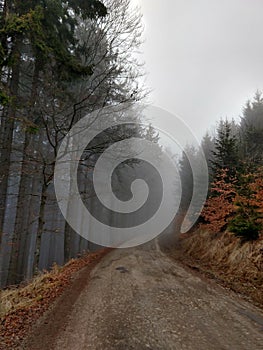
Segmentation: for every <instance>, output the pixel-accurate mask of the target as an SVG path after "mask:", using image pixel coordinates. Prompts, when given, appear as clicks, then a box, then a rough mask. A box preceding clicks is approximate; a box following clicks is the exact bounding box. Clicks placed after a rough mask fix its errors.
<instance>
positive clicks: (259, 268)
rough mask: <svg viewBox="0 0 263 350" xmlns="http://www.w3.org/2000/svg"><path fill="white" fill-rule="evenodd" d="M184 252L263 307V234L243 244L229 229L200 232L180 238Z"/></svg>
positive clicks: (202, 268)
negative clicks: (218, 233) (255, 239)
mask: <svg viewBox="0 0 263 350" xmlns="http://www.w3.org/2000/svg"><path fill="white" fill-rule="evenodd" d="M181 247H182V250H183V253H184V254H186V255H187V256H189V257H190V258H192V259H193V261H194V262H195V263H197V264H198V265H200V268H201V270H203V271H205V272H209V273H210V274H212V275H214V276H215V277H216V278H218V279H219V280H221V281H223V282H225V283H226V284H227V286H228V287H230V288H231V289H233V290H235V291H236V292H239V293H242V294H244V295H246V296H248V297H249V298H250V299H252V300H253V301H254V302H255V303H256V304H258V305H259V306H261V307H262V306H263V236H262V235H261V236H260V238H259V239H258V240H257V241H253V242H246V243H243V244H241V242H240V239H238V238H237V237H235V236H234V235H233V234H232V233H230V232H224V233H223V234H220V235H213V234H211V233H209V232H206V231H198V232H196V233H194V234H191V235H186V236H185V237H184V238H182V239H181Z"/></svg>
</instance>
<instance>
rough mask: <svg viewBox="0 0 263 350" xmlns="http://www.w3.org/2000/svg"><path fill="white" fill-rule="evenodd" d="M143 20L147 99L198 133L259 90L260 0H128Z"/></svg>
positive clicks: (262, 60) (234, 113)
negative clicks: (137, 5)
mask: <svg viewBox="0 0 263 350" xmlns="http://www.w3.org/2000/svg"><path fill="white" fill-rule="evenodd" d="M132 1H133V2H134V3H137V4H139V5H140V6H141V12H142V14H143V18H144V24H145V33H144V37H145V44H144V46H143V48H142V51H143V57H144V60H145V63H146V71H147V72H148V78H147V85H148V86H149V87H150V88H152V89H153V92H152V95H151V101H152V102H153V103H154V104H156V105H158V106H160V107H162V108H164V109H167V110H168V111H170V112H173V113H175V114H177V115H179V116H180V117H181V118H182V119H184V120H185V121H186V123H188V124H189V125H190V126H191V127H192V129H193V130H194V132H195V133H196V134H197V136H198V137H199V138H200V137H201V135H203V134H204V133H205V131H206V130H207V129H211V127H213V125H215V124H216V121H217V120H219V119H220V117H223V118H224V117H226V116H227V117H229V118H232V117H233V118H236V119H238V116H239V115H240V114H241V111H242V106H243V105H244V104H245V102H246V100H247V99H248V98H251V97H253V95H254V92H255V91H256V90H257V89H259V90H263V1H262V0H251V1H249V0H132Z"/></svg>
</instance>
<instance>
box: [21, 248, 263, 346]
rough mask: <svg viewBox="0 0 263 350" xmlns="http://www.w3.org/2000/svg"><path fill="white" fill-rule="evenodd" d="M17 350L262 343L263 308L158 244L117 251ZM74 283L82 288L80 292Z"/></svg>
mask: <svg viewBox="0 0 263 350" xmlns="http://www.w3.org/2000/svg"><path fill="white" fill-rule="evenodd" d="M85 278H86V277H85V274H84V275H82V278H81V281H80V280H79V281H77V280H76V281H75V282H74V283H73V285H72V286H71V288H69V289H68V290H67V291H66V292H65V293H64V294H63V295H62V296H61V297H60V299H59V301H58V302H57V303H56V304H55V306H54V307H53V308H52V309H51V310H50V311H49V312H47V313H46V314H45V315H44V316H43V317H42V318H41V319H40V321H39V322H38V323H37V324H36V325H35V327H34V329H33V331H32V332H31V334H30V336H29V337H28V339H27V341H26V342H24V343H23V344H21V346H20V347H19V349H27V350H44V349H45V350H46V349H49V350H61V349H63V350H84V349H87V350H88V349H91V350H113V349H114V350H132V349H134V350H147V349H148V350H149V349H152V350H169V349H171V350H177V349H178V350H184V349H189V350H206V349H207V350H219V349H220V350H223V349H224V350H248V349H250V350H261V349H262V348H263V313H262V310H260V309H259V308H257V307H256V306H254V305H252V304H251V303H249V302H248V301H246V300H244V299H242V298H241V297H240V296H239V295H237V294H236V293H234V292H232V291H230V290H228V289H225V288H224V287H222V286H220V285H218V284H216V283H215V281H214V280H209V279H207V278H205V277H204V276H203V275H202V274H201V275H200V274H199V273H196V272H195V271H192V270H190V269H188V268H184V267H183V266H182V264H180V263H178V262H177V261H175V260H173V259H171V258H170V257H169V256H167V255H166V254H164V253H163V252H161V251H160V249H159V247H158V245H157V244H153V243H152V244H148V245H145V246H141V247H137V248H132V249H125V250H113V251H112V252H110V253H109V254H107V255H106V256H105V257H104V258H103V259H102V260H101V262H100V263H99V264H98V265H96V267H95V268H94V269H93V271H92V272H91V275H90V278H89V279H88V281H89V282H88V283H86V282H85ZM76 289H77V290H78V293H76Z"/></svg>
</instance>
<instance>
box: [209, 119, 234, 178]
mask: <svg viewBox="0 0 263 350" xmlns="http://www.w3.org/2000/svg"><path fill="white" fill-rule="evenodd" d="M214 147H215V150H214V151H212V154H213V157H214V159H213V160H212V161H211V163H212V169H213V172H214V174H215V176H217V174H218V173H219V174H220V173H221V171H222V170H228V171H227V174H228V176H229V177H233V176H234V175H235V174H236V170H237V168H238V167H239V157H238V139H237V136H236V124H235V123H234V121H232V122H229V121H227V120H225V121H223V120H221V121H220V123H219V126H218V128H217V135H216V138H215V146H214Z"/></svg>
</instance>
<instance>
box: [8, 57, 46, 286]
mask: <svg viewBox="0 0 263 350" xmlns="http://www.w3.org/2000/svg"><path fill="white" fill-rule="evenodd" d="M39 71H40V69H39V64H38V62H36V65H35V69H34V73H33V78H32V87H31V101H30V103H31V108H30V110H29V113H28V115H29V117H28V119H29V120H30V121H32V122H33V118H34V109H35V102H36V97H37V87H38V79H39ZM34 139H35V138H34V137H33V135H32V134H30V133H29V132H27V131H26V132H25V141H24V147H23V161H22V169H21V179H20V186H19V194H18V203H17V211H16V221H15V228H14V234H13V239H12V251H11V257H10V269H9V271H10V275H9V276H8V283H9V284H17V283H20V282H21V281H22V280H23V278H24V276H23V273H22V270H23V266H22V260H23V256H24V249H25V247H26V240H27V230H28V226H27V225H28V215H29V211H30V207H29V204H30V198H31V196H32V193H31V190H32V183H33V178H34V176H36V174H34V171H35V164H34V161H33V159H34V157H35V156H34V151H35V146H36V142H35V140H34ZM25 203H28V205H25Z"/></svg>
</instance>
